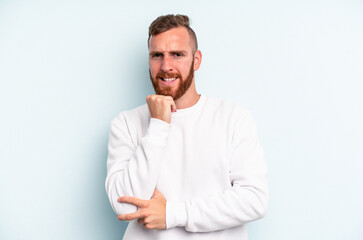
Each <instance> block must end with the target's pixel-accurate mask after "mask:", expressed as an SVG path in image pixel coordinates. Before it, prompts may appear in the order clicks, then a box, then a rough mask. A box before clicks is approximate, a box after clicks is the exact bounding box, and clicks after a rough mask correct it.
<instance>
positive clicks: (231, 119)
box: [106, 95, 268, 240]
mask: <svg viewBox="0 0 363 240" xmlns="http://www.w3.org/2000/svg"><path fill="white" fill-rule="evenodd" d="M154 189H157V190H158V191H160V192H161V193H162V194H163V195H164V197H165V198H166V200H167V203H166V226H167V229H166V230H147V229H145V228H144V227H143V226H142V225H140V224H138V223H137V220H134V221H131V222H130V223H129V225H128V228H127V230H126V233H125V235H124V239H137V240H139V239H140V240H142V239H168V240H178V239H198V240H202V239H208V240H211V239H223V240H225V239H229V240H231V239H240V240H246V239H247V238H248V237H247V226H246V223H248V222H250V221H253V220H256V219H259V218H261V217H263V216H264V214H265V212H266V208H267V203H268V184H267V168H266V163H265V160H264V154H263V150H262V148H261V145H260V143H259V140H258V137H257V131H256V127H255V123H254V120H253V119H252V117H251V114H250V113H249V111H248V110H247V109H244V108H242V107H239V106H237V105H235V104H232V103H230V102H227V101H222V100H218V99H215V98H211V97H206V96H204V95H201V97H200V99H199V101H198V102H197V103H196V104H195V105H193V106H192V107H190V108H186V109H179V110H177V112H175V113H172V118H171V124H168V123H166V122H164V121H161V120H158V119H155V118H150V113H149V110H148V107H147V105H146V104H145V105H142V106H140V107H138V108H135V109H133V110H130V111H125V112H121V113H120V114H119V115H118V116H117V117H115V118H114V119H113V120H112V121H111V128H110V135H109V143H108V159H107V178H106V191H107V195H108V197H109V200H110V203H111V206H112V208H113V210H114V211H115V212H116V213H117V214H124V213H131V212H135V211H136V210H137V207H135V206H133V205H131V204H127V203H119V202H117V199H118V198H119V197H120V196H134V197H137V198H141V199H147V200H149V199H150V198H151V196H152V194H153V192H154Z"/></svg>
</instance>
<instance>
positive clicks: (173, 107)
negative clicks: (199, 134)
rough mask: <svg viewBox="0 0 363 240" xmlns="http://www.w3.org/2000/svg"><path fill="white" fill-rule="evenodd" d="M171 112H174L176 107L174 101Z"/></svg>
mask: <svg viewBox="0 0 363 240" xmlns="http://www.w3.org/2000/svg"><path fill="white" fill-rule="evenodd" d="M171 111H172V112H176V105H175V102H174V101H173V102H172V104H171Z"/></svg>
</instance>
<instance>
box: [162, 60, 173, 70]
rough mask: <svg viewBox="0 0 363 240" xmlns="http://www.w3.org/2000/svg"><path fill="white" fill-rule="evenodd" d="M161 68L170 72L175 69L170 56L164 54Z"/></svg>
mask: <svg viewBox="0 0 363 240" xmlns="http://www.w3.org/2000/svg"><path fill="white" fill-rule="evenodd" d="M161 70H162V71H163V72H170V71H172V70H173V62H172V59H170V57H169V56H164V57H163V59H162V62H161Z"/></svg>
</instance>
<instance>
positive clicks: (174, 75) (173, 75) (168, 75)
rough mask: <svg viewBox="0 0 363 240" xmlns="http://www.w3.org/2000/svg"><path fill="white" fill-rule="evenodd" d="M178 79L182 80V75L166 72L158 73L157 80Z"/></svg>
mask: <svg viewBox="0 0 363 240" xmlns="http://www.w3.org/2000/svg"><path fill="white" fill-rule="evenodd" d="M174 77H177V78H179V79H181V78H182V76H181V74H180V73H166V72H158V73H157V74H156V78H174Z"/></svg>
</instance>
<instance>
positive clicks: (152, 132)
mask: <svg viewBox="0 0 363 240" xmlns="http://www.w3.org/2000/svg"><path fill="white" fill-rule="evenodd" d="M170 129H171V124H169V123H167V122H164V121H162V120H160V119H157V118H150V123H149V128H148V129H147V131H146V135H145V136H153V137H157V138H166V137H167V136H168V135H169V132H170Z"/></svg>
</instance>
